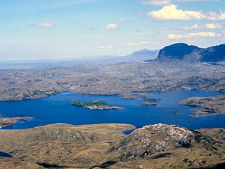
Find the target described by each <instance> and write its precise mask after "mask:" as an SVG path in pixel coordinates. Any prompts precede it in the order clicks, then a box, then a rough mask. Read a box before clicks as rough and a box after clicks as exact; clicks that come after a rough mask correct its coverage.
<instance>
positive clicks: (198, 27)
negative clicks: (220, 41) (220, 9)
mask: <svg viewBox="0 0 225 169" xmlns="http://www.w3.org/2000/svg"><path fill="white" fill-rule="evenodd" d="M219 28H222V25H220V24H217V23H216V24H214V23H209V24H206V25H197V24H194V25H192V26H190V27H186V26H185V27H182V29H183V30H194V29H219Z"/></svg>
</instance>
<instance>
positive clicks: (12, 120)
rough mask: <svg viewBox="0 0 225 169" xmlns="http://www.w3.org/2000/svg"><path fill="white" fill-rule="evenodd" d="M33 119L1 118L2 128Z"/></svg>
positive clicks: (0, 125) (0, 124)
mask: <svg viewBox="0 0 225 169" xmlns="http://www.w3.org/2000/svg"><path fill="white" fill-rule="evenodd" d="M32 119H33V117H12V118H1V117H0V128H3V127H10V126H13V125H14V124H15V123H17V122H18V121H21V120H32Z"/></svg>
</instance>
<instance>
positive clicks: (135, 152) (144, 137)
mask: <svg viewBox="0 0 225 169" xmlns="http://www.w3.org/2000/svg"><path fill="white" fill-rule="evenodd" d="M202 140H204V141H205V140H206V141H205V143H213V139H211V138H207V139H206V137H204V136H202V135H201V133H199V132H196V131H191V130H188V129H186V128H182V127H178V126H174V125H166V124H155V125H149V126H145V127H143V128H141V129H137V130H135V131H134V132H132V133H131V134H130V135H128V136H127V137H125V138H123V139H122V140H121V141H120V142H119V143H118V144H117V145H116V146H115V149H117V150H122V151H123V155H122V158H125V159H127V158H134V157H144V156H147V155H152V154H154V153H157V152H163V151H167V150H173V149H175V148H178V147H185V148H188V147H191V146H192V145H193V144H195V143H199V144H201V142H202Z"/></svg>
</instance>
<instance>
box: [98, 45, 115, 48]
mask: <svg viewBox="0 0 225 169" xmlns="http://www.w3.org/2000/svg"><path fill="white" fill-rule="evenodd" d="M98 48H100V49H112V48H113V46H112V45H108V46H100V47H98Z"/></svg>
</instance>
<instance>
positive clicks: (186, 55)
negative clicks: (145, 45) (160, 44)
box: [157, 43, 225, 62]
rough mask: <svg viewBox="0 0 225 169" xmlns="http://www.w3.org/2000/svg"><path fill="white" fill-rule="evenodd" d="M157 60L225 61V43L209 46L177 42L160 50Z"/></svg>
mask: <svg viewBox="0 0 225 169" xmlns="http://www.w3.org/2000/svg"><path fill="white" fill-rule="evenodd" d="M157 60H163V61H170V60H182V61H190V62H219V61H225V44H221V45H218V46H212V47H208V48H199V47H197V46H192V45H187V44H186V43H176V44H172V45H170V46H166V47H164V48H163V49H161V50H160V51H159V55H158V58H157Z"/></svg>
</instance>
